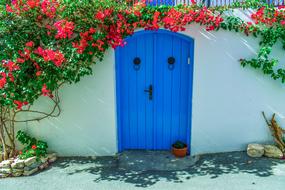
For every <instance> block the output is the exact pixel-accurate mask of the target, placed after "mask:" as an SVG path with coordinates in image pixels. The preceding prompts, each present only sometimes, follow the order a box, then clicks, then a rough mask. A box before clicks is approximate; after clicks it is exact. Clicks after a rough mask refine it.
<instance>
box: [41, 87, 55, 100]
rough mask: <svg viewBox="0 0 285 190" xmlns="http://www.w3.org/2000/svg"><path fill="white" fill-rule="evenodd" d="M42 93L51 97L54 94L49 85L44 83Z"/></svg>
mask: <svg viewBox="0 0 285 190" xmlns="http://www.w3.org/2000/svg"><path fill="white" fill-rule="evenodd" d="M42 95H43V96H49V97H50V98H52V97H53V96H52V94H51V91H50V90H48V89H47V85H46V84H44V85H43V87H42Z"/></svg>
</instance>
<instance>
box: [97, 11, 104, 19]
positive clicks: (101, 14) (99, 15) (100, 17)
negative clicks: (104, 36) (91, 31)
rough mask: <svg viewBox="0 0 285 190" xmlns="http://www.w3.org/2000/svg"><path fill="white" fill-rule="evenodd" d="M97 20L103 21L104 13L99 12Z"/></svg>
mask: <svg viewBox="0 0 285 190" xmlns="http://www.w3.org/2000/svg"><path fill="white" fill-rule="evenodd" d="M95 18H96V19H98V20H100V21H103V20H104V18H105V15H104V13H103V12H101V11H99V12H98V13H96V15H95Z"/></svg>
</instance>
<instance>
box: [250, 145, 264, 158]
mask: <svg viewBox="0 0 285 190" xmlns="http://www.w3.org/2000/svg"><path fill="white" fill-rule="evenodd" d="M247 155H248V156H250V157H253V158H259V157H262V156H263V155H264V147H263V145H261V144H249V145H248V146H247Z"/></svg>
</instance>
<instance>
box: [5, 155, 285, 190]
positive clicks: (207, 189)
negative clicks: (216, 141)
mask: <svg viewBox="0 0 285 190" xmlns="http://www.w3.org/2000/svg"><path fill="white" fill-rule="evenodd" d="M142 164H144V163H142ZM143 188H144V189H157V190H176V189H183V190H184V189H185V190H188V189H189V190H284V189H285V161H284V160H274V159H266V158H261V159H252V158H249V157H247V156H246V154H245V153H244V152H233V153H222V154H211V155H203V156H201V158H200V160H199V161H198V162H197V163H196V164H195V165H194V166H191V167H189V168H187V169H184V170H179V171H134V170H132V171H131V170H127V169H124V168H121V167H118V164H117V160H116V159H114V158H111V157H104V158H100V159H95V160H94V159H93V160H92V159H86V158H61V159H59V160H58V161H57V162H56V163H55V164H53V166H52V167H51V168H49V169H48V170H46V171H44V172H42V173H39V174H36V175H34V176H29V177H20V178H7V179H0V190H93V189H94V190H133V189H135V190H136V189H143Z"/></svg>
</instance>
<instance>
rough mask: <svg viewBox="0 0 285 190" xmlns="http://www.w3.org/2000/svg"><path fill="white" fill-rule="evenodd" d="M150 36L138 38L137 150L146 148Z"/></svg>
mask: <svg viewBox="0 0 285 190" xmlns="http://www.w3.org/2000/svg"><path fill="white" fill-rule="evenodd" d="M147 36H148V35H144V36H141V37H140V38H137V56H138V57H139V58H140V59H141V66H140V70H139V71H137V72H136V73H137V89H136V92H137V95H136V96H137V100H136V101H137V105H138V108H137V119H138V121H137V122H138V124H137V130H136V131H137V134H136V136H137V141H138V142H137V146H136V147H137V149H145V148H146V141H145V139H146V138H145V136H146V112H145V111H146V107H145V106H146V101H147V100H148V93H146V92H144V89H146V88H147V86H148V84H146V78H145V77H146V76H145V73H146V65H147V64H149V63H147V62H146V51H148V50H147V49H146V46H145V42H146V40H147Z"/></svg>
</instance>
